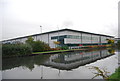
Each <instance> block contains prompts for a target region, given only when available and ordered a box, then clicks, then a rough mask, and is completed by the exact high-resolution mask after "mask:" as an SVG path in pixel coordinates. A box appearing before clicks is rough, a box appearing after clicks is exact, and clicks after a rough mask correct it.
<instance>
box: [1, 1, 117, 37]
mask: <svg viewBox="0 0 120 81" xmlns="http://www.w3.org/2000/svg"><path fill="white" fill-rule="evenodd" d="M118 1H119V0H1V1H0V5H1V7H0V11H1V12H2V13H1V12H0V14H1V16H0V17H2V20H0V22H2V39H10V38H16V37H21V36H26V35H31V34H37V33H40V25H41V26H42V32H47V31H52V30H57V29H58V27H59V29H64V28H68V29H74V30H80V31H86V32H92V33H98V34H106V35H112V36H115V37H117V35H118ZM57 26H58V27H57Z"/></svg>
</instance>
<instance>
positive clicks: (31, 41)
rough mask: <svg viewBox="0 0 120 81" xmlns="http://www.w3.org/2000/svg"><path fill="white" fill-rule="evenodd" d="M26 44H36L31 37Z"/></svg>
mask: <svg viewBox="0 0 120 81" xmlns="http://www.w3.org/2000/svg"><path fill="white" fill-rule="evenodd" d="M25 42H26V43H27V44H30V45H32V44H33V42H34V39H33V38H32V37H31V36H30V37H28V39H27V40H26V41H25Z"/></svg>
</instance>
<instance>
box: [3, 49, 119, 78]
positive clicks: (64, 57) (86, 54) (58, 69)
mask: <svg viewBox="0 0 120 81" xmlns="http://www.w3.org/2000/svg"><path fill="white" fill-rule="evenodd" d="M2 64H3V65H2V78H3V79H91V78H93V77H94V76H95V74H94V73H95V72H97V71H96V70H95V69H89V67H92V66H96V67H99V68H100V69H101V70H102V69H105V70H106V71H108V72H110V73H108V75H111V74H112V73H114V72H115V70H116V68H117V67H118V51H117V50H114V49H111V48H107V49H99V50H87V51H76V52H67V53H59V54H47V55H36V56H30V57H17V58H7V59H3V61H2ZM95 79H102V77H101V76H98V77H95Z"/></svg>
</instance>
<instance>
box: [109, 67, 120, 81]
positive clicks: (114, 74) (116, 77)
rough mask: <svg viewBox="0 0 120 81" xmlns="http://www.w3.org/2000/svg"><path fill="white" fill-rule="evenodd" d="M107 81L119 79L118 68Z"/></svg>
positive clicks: (119, 72)
mask: <svg viewBox="0 0 120 81" xmlns="http://www.w3.org/2000/svg"><path fill="white" fill-rule="evenodd" d="M109 79H120V67H119V68H118V69H117V70H116V71H115V73H113V74H112V75H111V76H110V77H109Z"/></svg>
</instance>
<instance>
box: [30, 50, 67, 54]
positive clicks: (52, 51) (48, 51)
mask: <svg viewBox="0 0 120 81" xmlns="http://www.w3.org/2000/svg"><path fill="white" fill-rule="evenodd" d="M63 51H69V50H55V51H45V52H33V53H32V54H38V53H50V52H63Z"/></svg>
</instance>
